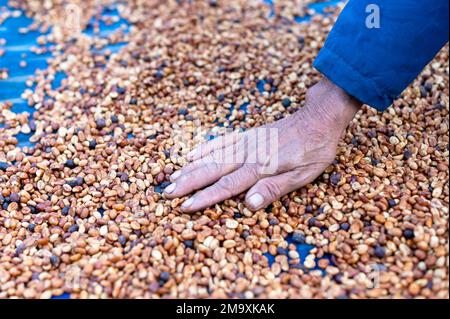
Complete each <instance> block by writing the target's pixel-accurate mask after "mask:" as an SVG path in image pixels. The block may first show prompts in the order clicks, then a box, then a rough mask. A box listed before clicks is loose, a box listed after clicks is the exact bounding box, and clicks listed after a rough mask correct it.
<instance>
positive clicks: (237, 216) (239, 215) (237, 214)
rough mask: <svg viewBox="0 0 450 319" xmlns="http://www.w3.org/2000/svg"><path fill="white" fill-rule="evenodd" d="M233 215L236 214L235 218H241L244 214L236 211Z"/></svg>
mask: <svg viewBox="0 0 450 319" xmlns="http://www.w3.org/2000/svg"><path fill="white" fill-rule="evenodd" d="M233 216H234V218H236V219H237V218H241V217H242V215H241V214H239V213H234V215H233Z"/></svg>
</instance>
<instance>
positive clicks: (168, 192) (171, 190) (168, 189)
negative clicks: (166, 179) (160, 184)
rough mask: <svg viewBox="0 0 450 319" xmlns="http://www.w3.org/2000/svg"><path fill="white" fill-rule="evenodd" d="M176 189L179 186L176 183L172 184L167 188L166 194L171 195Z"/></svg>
mask: <svg viewBox="0 0 450 319" xmlns="http://www.w3.org/2000/svg"><path fill="white" fill-rule="evenodd" d="M175 188H177V184H176V183H173V184H170V185H169V186H167V187H166V188H165V189H164V192H165V193H167V194H170V193H172V192H173V191H174V190H175Z"/></svg>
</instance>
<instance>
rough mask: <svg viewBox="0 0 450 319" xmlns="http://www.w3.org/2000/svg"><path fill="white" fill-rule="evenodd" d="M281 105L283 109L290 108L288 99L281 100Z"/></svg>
mask: <svg viewBox="0 0 450 319" xmlns="http://www.w3.org/2000/svg"><path fill="white" fill-rule="evenodd" d="M281 104H282V105H283V107H289V106H291V100H290V99H288V98H285V99H283V101H281Z"/></svg>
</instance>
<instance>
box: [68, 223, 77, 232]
mask: <svg viewBox="0 0 450 319" xmlns="http://www.w3.org/2000/svg"><path fill="white" fill-rule="evenodd" d="M78 228H79V227H78V225H77V224H73V225H72V226H70V227H69V233H74V232H76V231H78Z"/></svg>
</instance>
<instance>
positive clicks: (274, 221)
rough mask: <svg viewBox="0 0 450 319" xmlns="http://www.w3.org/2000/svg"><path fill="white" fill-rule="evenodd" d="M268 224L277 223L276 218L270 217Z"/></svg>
mask: <svg viewBox="0 0 450 319" xmlns="http://www.w3.org/2000/svg"><path fill="white" fill-rule="evenodd" d="M269 225H271V226H275V225H278V219H276V218H271V219H270V220H269Z"/></svg>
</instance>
